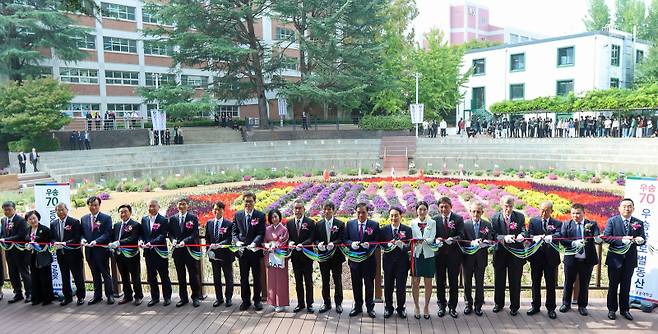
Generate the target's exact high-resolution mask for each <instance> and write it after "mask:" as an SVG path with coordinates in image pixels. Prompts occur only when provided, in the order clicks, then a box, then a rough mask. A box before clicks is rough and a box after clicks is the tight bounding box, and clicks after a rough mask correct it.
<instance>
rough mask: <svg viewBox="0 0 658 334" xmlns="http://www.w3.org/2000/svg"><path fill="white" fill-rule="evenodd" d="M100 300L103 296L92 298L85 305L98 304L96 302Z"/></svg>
mask: <svg viewBox="0 0 658 334" xmlns="http://www.w3.org/2000/svg"><path fill="white" fill-rule="evenodd" d="M102 301H103V298H94V299H92V300H90V301H89V302H88V303H87V305H94V304H98V303H100V302H102Z"/></svg>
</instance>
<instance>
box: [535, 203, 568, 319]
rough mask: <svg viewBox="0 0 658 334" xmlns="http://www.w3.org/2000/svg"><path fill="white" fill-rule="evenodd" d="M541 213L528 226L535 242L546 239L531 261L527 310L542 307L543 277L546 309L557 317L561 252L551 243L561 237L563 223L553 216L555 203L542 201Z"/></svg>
mask: <svg viewBox="0 0 658 334" xmlns="http://www.w3.org/2000/svg"><path fill="white" fill-rule="evenodd" d="M539 210H540V211H541V215H540V216H538V217H534V218H532V219H530V225H529V226H528V233H527V235H528V237H529V238H532V241H533V242H539V241H540V240H541V239H543V240H544V244H543V245H541V247H540V248H539V250H538V251H537V252H536V253H535V254H533V255H532V256H531V257H530V259H529V261H530V277H531V278H532V307H531V308H530V309H529V310H528V312H526V313H527V314H528V315H533V314H536V313H539V309H540V308H541V278H542V276H543V277H544V280H545V281H546V309H547V310H548V317H549V318H551V319H555V318H556V317H557V314H555V307H556V303H555V284H556V283H557V277H556V276H557V267H558V266H559V265H560V253H559V252H558V251H557V250H556V249H555V248H553V246H551V245H549V243H552V242H553V238H559V237H560V230H561V229H562V223H561V222H560V221H559V220H557V219H554V218H552V217H551V215H552V214H553V203H552V202H550V201H545V202H542V203H541V204H540V205H539Z"/></svg>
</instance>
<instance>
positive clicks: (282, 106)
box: [278, 97, 288, 117]
mask: <svg viewBox="0 0 658 334" xmlns="http://www.w3.org/2000/svg"><path fill="white" fill-rule="evenodd" d="M278 102H279V103H278V105H279V116H281V117H283V116H285V115H287V114H288V101H286V99H284V98H282V97H280V98H279V100H278Z"/></svg>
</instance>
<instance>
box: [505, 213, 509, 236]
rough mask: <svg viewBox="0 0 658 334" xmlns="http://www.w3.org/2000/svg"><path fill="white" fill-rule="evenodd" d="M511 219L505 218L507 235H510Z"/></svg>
mask: <svg viewBox="0 0 658 334" xmlns="http://www.w3.org/2000/svg"><path fill="white" fill-rule="evenodd" d="M509 218H510V217H508V216H505V228H506V229H507V233H509V221H510V219H509Z"/></svg>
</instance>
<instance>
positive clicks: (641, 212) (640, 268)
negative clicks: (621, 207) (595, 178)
mask: <svg viewBox="0 0 658 334" xmlns="http://www.w3.org/2000/svg"><path fill="white" fill-rule="evenodd" d="M657 188H658V180H657V179H654V178H639V177H629V178H627V179H626V189H625V197H627V198H630V199H632V200H633V202H634V203H635V211H634V212H633V216H634V217H635V218H638V219H640V220H641V221H643V222H644V231H645V233H646V236H647V240H646V242H645V243H644V245H642V246H638V247H637V268H635V272H634V273H633V280H632V281H631V291H630V298H631V300H641V301H645V302H650V303H658V254H653V253H652V252H650V251H649V249H650V245H653V246H654V247H656V246H658V244H657V243H656V240H657V238H658V200H657V199H656V197H658V192H657V191H656V189H657Z"/></svg>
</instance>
